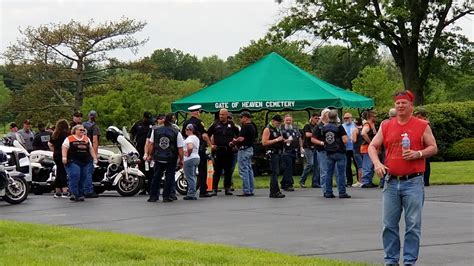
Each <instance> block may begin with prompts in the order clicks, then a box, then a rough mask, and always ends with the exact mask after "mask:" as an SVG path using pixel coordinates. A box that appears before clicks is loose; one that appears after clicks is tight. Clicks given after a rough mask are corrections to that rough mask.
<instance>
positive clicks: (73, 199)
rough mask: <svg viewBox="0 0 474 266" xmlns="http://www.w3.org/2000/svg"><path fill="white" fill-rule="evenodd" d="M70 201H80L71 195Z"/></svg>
mask: <svg viewBox="0 0 474 266" xmlns="http://www.w3.org/2000/svg"><path fill="white" fill-rule="evenodd" d="M69 200H70V201H79V200H76V196H74V195H71V196H70V197H69Z"/></svg>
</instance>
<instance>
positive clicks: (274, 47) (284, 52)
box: [227, 39, 311, 73]
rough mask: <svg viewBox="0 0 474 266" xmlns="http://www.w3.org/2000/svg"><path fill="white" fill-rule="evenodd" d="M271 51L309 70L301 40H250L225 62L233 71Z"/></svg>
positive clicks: (307, 59) (308, 61)
mask: <svg viewBox="0 0 474 266" xmlns="http://www.w3.org/2000/svg"><path fill="white" fill-rule="evenodd" d="M272 52H276V53H278V54H280V55H281V56H283V57H284V58H286V59H287V60H288V61H290V62H292V63H293V64H295V65H297V66H298V67H300V68H302V69H304V70H307V71H311V60H310V56H309V55H308V54H306V53H305V52H304V51H303V43H301V42H287V41H283V42H272V41H270V40H268V39H260V40H258V41H251V42H250V44H249V45H248V46H245V47H242V48H240V49H239V52H238V53H237V54H236V55H234V56H232V57H229V58H227V63H228V65H229V68H230V71H231V72H232V73H233V72H236V71H238V70H240V69H242V68H244V67H247V66H248V65H251V64H252V63H255V62H256V61H258V60H259V59H261V58H262V57H264V56H266V55H268V54H270V53H272Z"/></svg>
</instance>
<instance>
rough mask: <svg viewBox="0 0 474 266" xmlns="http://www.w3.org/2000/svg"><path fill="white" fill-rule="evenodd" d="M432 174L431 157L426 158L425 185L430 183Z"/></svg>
mask: <svg viewBox="0 0 474 266" xmlns="http://www.w3.org/2000/svg"><path fill="white" fill-rule="evenodd" d="M430 174H431V165H430V159H429V158H426V159H425V174H424V175H423V181H425V186H429V185H430Z"/></svg>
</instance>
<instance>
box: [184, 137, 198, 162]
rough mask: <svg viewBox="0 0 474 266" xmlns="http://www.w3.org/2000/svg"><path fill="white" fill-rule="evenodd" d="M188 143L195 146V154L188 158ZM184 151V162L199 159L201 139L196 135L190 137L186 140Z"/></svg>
mask: <svg viewBox="0 0 474 266" xmlns="http://www.w3.org/2000/svg"><path fill="white" fill-rule="evenodd" d="M188 143H192V144H193V152H192V153H191V155H189V157H188V156H187V154H188ZM183 150H184V161H187V160H191V159H194V158H197V159H199V138H198V137H197V136H196V135H191V136H188V137H187V138H186V139H185V140H184V147H183Z"/></svg>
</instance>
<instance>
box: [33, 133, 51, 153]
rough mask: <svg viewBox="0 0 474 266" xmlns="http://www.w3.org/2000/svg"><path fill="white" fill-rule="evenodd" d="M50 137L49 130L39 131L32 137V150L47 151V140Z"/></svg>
mask: <svg viewBox="0 0 474 266" xmlns="http://www.w3.org/2000/svg"><path fill="white" fill-rule="evenodd" d="M50 139H51V132H48V131H41V132H38V133H37V134H36V135H35V138H34V139H33V150H44V151H49V147H48V142H49V141H50Z"/></svg>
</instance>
